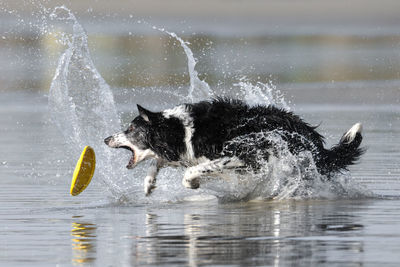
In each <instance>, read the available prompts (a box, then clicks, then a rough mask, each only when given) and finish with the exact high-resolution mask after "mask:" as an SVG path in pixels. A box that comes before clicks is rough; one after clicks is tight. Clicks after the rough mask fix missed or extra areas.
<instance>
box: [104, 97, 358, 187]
mask: <svg viewBox="0 0 400 267" xmlns="http://www.w3.org/2000/svg"><path fill="white" fill-rule="evenodd" d="M138 109H139V116H137V117H136V118H135V119H134V120H133V121H132V123H131V125H130V127H129V128H128V129H127V130H126V131H124V132H122V133H118V134H115V135H113V136H110V137H108V138H106V139H105V143H106V144H107V145H109V146H110V147H124V148H128V149H129V150H131V151H132V152H133V161H135V162H134V164H130V165H128V167H134V166H136V164H137V163H138V162H139V161H138V160H136V159H137V158H139V159H140V160H144V159H146V158H154V159H155V162H154V164H153V165H152V167H151V168H150V170H149V173H148V175H147V176H146V179H145V180H146V181H145V192H146V194H150V193H151V191H152V190H153V189H154V188H155V181H156V175H157V173H158V170H159V169H160V168H162V167H164V166H184V167H187V169H186V171H185V175H184V178H183V181H182V183H183V185H184V186H186V187H188V188H198V187H199V186H200V183H199V178H200V177H201V176H203V175H218V174H222V173H223V172H224V170H226V169H237V170H240V169H241V170H243V169H247V168H250V169H251V170H252V171H255V172H256V171H257V170H258V169H259V168H260V167H261V166H260V165H259V162H260V156H261V158H262V159H265V160H268V158H269V157H270V156H271V155H272V154H277V153H274V150H275V152H276V149H279V148H278V147H277V146H276V144H274V143H273V142H271V140H268V139H267V138H264V139H262V138H261V139H260V138H259V136H260V133H268V132H276V133H278V134H279V135H280V136H281V138H282V139H283V140H284V141H286V142H287V145H288V149H289V150H290V152H291V153H293V154H298V153H299V152H301V151H311V153H312V156H313V159H314V162H315V164H316V166H317V169H318V171H319V172H320V173H321V174H323V175H326V176H327V177H328V178H329V177H331V176H332V174H333V173H336V172H339V171H341V170H345V169H346V168H347V167H348V166H350V165H352V164H354V163H355V162H356V161H357V160H358V159H359V157H360V156H361V155H362V154H363V149H361V148H360V147H359V146H360V144H361V141H362V136H361V128H362V127H361V124H355V125H354V126H353V127H352V128H351V129H350V130H349V131H347V132H346V133H345V134H344V135H343V137H342V139H341V140H340V142H339V143H338V144H337V145H336V146H334V147H333V148H331V149H325V148H324V138H323V137H322V136H321V135H320V134H319V133H318V132H317V131H316V127H313V126H310V125H309V124H307V123H306V122H304V121H303V120H302V119H300V117H298V116H297V115H295V114H293V113H292V112H289V111H286V110H284V109H280V108H277V107H275V106H272V105H270V106H264V105H258V106H249V105H247V104H245V103H244V102H242V101H240V100H235V99H227V98H217V99H213V100H211V101H202V102H199V103H195V104H184V105H180V106H177V107H175V108H173V109H169V110H165V111H163V112H151V111H148V110H146V109H144V108H143V107H141V106H139V105H138ZM121 136H122V137H124V136H125V137H126V139H123V138H120V142H117V141H116V139H117V137H121ZM241 137H245V138H244V139H245V140H246V141H245V142H240V141H239V142H237V140H240V138H241ZM121 140H124V141H123V142H121ZM142 155H145V156H142Z"/></svg>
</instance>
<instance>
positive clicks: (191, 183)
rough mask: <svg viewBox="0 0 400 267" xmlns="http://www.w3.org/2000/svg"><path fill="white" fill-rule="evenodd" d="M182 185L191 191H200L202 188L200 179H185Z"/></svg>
mask: <svg viewBox="0 0 400 267" xmlns="http://www.w3.org/2000/svg"><path fill="white" fill-rule="evenodd" d="M182 184H183V186H184V187H186V188H189V189H198V188H199V187H200V181H199V179H191V180H188V179H185V178H183V180H182Z"/></svg>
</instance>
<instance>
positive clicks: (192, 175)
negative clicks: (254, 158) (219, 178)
mask: <svg viewBox="0 0 400 267" xmlns="http://www.w3.org/2000/svg"><path fill="white" fill-rule="evenodd" d="M244 165H245V164H244V162H243V161H241V160H240V159H239V158H237V157H223V158H219V159H215V160H211V161H208V162H204V163H201V164H198V165H196V166H193V167H190V168H187V169H186V171H185V174H184V176H183V180H182V184H183V186H185V187H186V188H191V189H197V188H199V187H200V182H199V179H198V178H199V177H200V176H203V175H214V174H219V173H222V172H223V170H229V169H230V170H231V169H236V168H239V167H243V166H244Z"/></svg>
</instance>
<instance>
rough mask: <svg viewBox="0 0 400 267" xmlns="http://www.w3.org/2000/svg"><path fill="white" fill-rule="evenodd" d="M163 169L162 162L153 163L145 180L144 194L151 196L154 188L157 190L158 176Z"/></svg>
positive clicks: (155, 161)
mask: <svg viewBox="0 0 400 267" xmlns="http://www.w3.org/2000/svg"><path fill="white" fill-rule="evenodd" d="M161 167H162V161H161V160H158V159H157V160H154V161H152V162H151V165H150V168H149V169H148V171H147V175H146V178H144V193H145V194H146V196H149V195H150V194H151V192H152V191H153V189H154V188H156V180H157V179H156V176H157V174H158V172H159V170H160V168H161Z"/></svg>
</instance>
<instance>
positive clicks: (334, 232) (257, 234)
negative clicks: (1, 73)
mask: <svg viewBox="0 0 400 267" xmlns="http://www.w3.org/2000/svg"><path fill="white" fill-rule="evenodd" d="M306 202H307V201H305V202H300V203H299V202H295V201H294V202H285V203H279V202H266V203H265V202H264V203H242V204H229V205H228V206H227V207H226V206H224V207H219V205H221V204H216V206H215V207H204V206H203V207H202V208H199V207H197V208H195V209H189V210H185V211H184V214H182V217H180V218H171V217H170V216H169V214H160V213H157V215H156V211H151V212H149V213H147V214H146V221H145V236H139V237H136V238H135V240H134V241H133V243H134V253H133V254H132V264H134V265H160V264H162V265H164V266H166V265H171V266H172V265H187V266H203V265H209V264H213V265H218V264H221V265H224V264H227V263H231V264H238V265H246V266H250V265H269V266H280V265H286V264H289V263H294V262H299V263H303V264H307V265H309V264H321V263H329V262H332V261H334V262H340V261H341V260H343V261H346V260H348V259H346V258H343V259H339V261H338V259H337V257H338V255H342V254H343V251H346V253H345V255H347V257H351V260H352V262H353V263H355V264H358V263H361V262H362V252H363V250H364V244H363V242H362V241H361V240H359V239H357V238H354V235H356V236H357V233H359V232H360V231H362V230H363V225H361V224H358V223H356V222H357V220H358V218H356V217H355V216H354V215H352V212H353V210H349V211H343V210H340V209H338V206H337V204H332V205H331V204H329V202H328V203H318V202H316V203H312V202H310V203H306ZM349 233H351V234H352V236H353V237H352V238H348V237H349Z"/></svg>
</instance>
